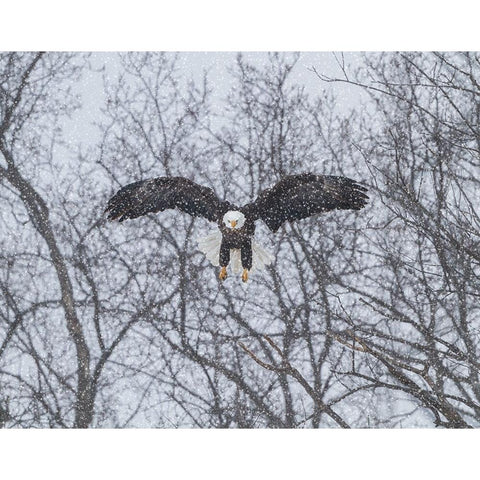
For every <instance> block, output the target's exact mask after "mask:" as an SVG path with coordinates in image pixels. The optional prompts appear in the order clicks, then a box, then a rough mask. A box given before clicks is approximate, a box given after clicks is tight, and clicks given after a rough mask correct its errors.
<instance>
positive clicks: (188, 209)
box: [105, 177, 229, 222]
mask: <svg viewBox="0 0 480 480" xmlns="http://www.w3.org/2000/svg"><path fill="white" fill-rule="evenodd" d="M168 208H178V209H179V210H181V211H183V212H185V213H189V214H190V215H192V216H194V217H204V218H206V219H207V220H210V221H212V222H215V221H218V219H219V217H220V216H221V215H222V214H223V213H224V212H226V211H227V210H228V208H229V204H228V202H222V201H221V200H220V199H219V198H218V197H217V195H216V194H215V192H214V191H213V190H212V189H211V188H208V187H204V186H202V185H198V184H197V183H195V182H192V181H191V180H188V179H187V178H183V177H158V178H151V179H149V180H143V181H140V182H135V183H131V184H129V185H126V186H125V187H123V188H121V189H120V190H119V191H118V192H117V193H116V194H115V195H114V196H113V197H112V198H111V199H110V200H109V202H108V205H107V208H106V209H105V212H106V213H107V217H108V219H109V220H118V221H120V222H122V221H123V220H126V219H128V218H137V217H140V216H141V215H146V214H147V213H156V212H162V211H163V210H166V209H168Z"/></svg>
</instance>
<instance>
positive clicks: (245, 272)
mask: <svg viewBox="0 0 480 480" xmlns="http://www.w3.org/2000/svg"><path fill="white" fill-rule="evenodd" d="M247 281H248V270H247V269H246V268H244V269H243V273H242V282H247Z"/></svg>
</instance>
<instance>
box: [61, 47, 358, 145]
mask: <svg viewBox="0 0 480 480" xmlns="http://www.w3.org/2000/svg"><path fill="white" fill-rule="evenodd" d="M172 55H174V53H173V52H172ZM236 55H237V52H181V53H179V62H178V67H179V69H180V72H179V73H181V76H182V77H184V78H185V79H189V78H193V79H194V80H197V81H200V80H201V78H202V75H203V72H204V71H205V70H206V71H207V72H208V78H209V81H210V85H211V87H212V88H213V92H212V98H211V99H212V102H213V106H214V108H215V107H217V108H218V106H220V105H221V104H222V102H223V99H224V98H225V97H226V95H227V94H228V91H229V88H230V85H231V82H230V81H229V73H228V68H229V67H230V66H233V64H234V62H235V57H236ZM340 55H341V54H337V58H339V56H340ZM343 56H344V60H345V63H346V64H347V65H348V64H349V65H351V67H352V68H355V66H356V65H358V64H359V63H360V57H361V53H359V52H344V53H343ZM244 57H245V59H246V60H248V61H249V62H251V63H253V64H256V65H258V66H261V65H262V64H265V63H266V62H267V61H268V58H267V53H266V52H245V53H244ZM90 60H91V64H92V66H93V67H94V70H93V71H92V72H90V73H89V74H87V75H86V76H85V78H84V80H83V81H82V82H81V83H80V84H79V85H78V89H79V93H80V94H81V95H82V104H83V107H82V109H81V110H80V111H78V112H77V113H76V114H75V115H74V116H73V118H72V121H71V122H68V123H67V124H66V127H67V128H66V132H65V133H66V136H67V138H70V139H71V142H72V144H75V143H78V142H80V143H82V144H83V145H89V144H94V143H95V142H96V141H97V140H98V138H99V135H100V133H101V132H100V131H99V129H98V128H97V127H94V126H93V122H95V121H98V119H99V117H100V109H101V107H102V106H103V104H104V100H105V97H104V91H103V80H102V70H103V69H105V71H106V72H107V73H108V74H109V75H115V73H116V72H118V67H119V60H118V53H115V52H94V53H92V55H91V58H90ZM312 67H314V68H315V69H316V70H317V71H318V72H320V73H322V74H325V75H328V76H341V75H342V73H341V70H340V68H339V66H338V64H337V61H336V59H335V54H334V53H333V52H302V53H301V54H300V59H299V61H298V62H297V64H296V65H295V68H294V70H293V72H292V80H293V81H295V82H296V83H298V84H299V85H304V86H305V89H306V91H307V92H308V93H309V94H312V95H315V94H316V93H318V91H319V90H320V89H322V88H324V86H325V84H323V83H322V82H321V81H320V80H319V79H318V77H317V76H316V75H315V73H314V72H312V71H311V69H312ZM328 88H329V90H330V91H332V92H333V93H335V94H336V96H337V99H338V106H339V108H340V109H342V110H344V111H348V110H350V109H351V108H352V107H355V106H358V105H359V102H360V90H359V89H357V88H355V87H352V86H350V85H346V84H341V83H334V84H333V83H332V84H329V85H328Z"/></svg>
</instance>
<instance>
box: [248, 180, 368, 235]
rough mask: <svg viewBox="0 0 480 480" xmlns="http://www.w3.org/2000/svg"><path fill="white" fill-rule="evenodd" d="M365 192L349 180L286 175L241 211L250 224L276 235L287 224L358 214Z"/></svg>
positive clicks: (364, 200)
mask: <svg viewBox="0 0 480 480" xmlns="http://www.w3.org/2000/svg"><path fill="white" fill-rule="evenodd" d="M366 191H367V189H366V188H365V187H363V186H362V185H359V184H358V183H357V182H355V181H354V180H352V179H350V178H346V177H337V176H333V175H314V174H313V173H303V174H300V175H289V176H287V177H284V178H283V179H282V180H280V181H279V182H278V183H277V184H276V185H274V186H273V187H271V188H269V189H267V190H264V191H263V192H261V193H260V195H259V196H258V198H257V199H256V200H255V201H254V202H252V203H249V204H248V205H246V206H245V207H243V208H242V211H243V212H244V213H245V215H248V216H249V217H250V218H252V219H253V220H257V219H261V220H263V221H264V222H265V223H266V224H267V226H268V228H270V230H272V231H273V232H276V231H277V230H278V229H279V228H280V226H281V225H282V224H283V223H285V222H287V221H294V220H301V219H303V218H307V217H310V216H311V215H316V214H318V213H323V212H328V211H330V210H336V209H341V210H348V209H352V210H360V209H361V208H363V207H364V206H365V205H366V203H367V201H368V196H367V195H366V194H365V192H366Z"/></svg>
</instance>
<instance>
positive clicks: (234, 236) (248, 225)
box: [219, 220, 255, 270]
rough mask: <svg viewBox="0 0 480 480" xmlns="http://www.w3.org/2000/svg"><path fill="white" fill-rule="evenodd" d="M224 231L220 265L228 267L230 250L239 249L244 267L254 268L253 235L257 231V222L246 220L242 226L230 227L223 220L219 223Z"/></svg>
mask: <svg viewBox="0 0 480 480" xmlns="http://www.w3.org/2000/svg"><path fill="white" fill-rule="evenodd" d="M219 228H220V231H221V232H222V243H221V245H220V266H221V267H226V266H227V265H228V264H229V263H230V250H231V249H239V250H240V256H241V259H242V267H243V268H246V269H247V270H250V269H251V268H252V237H253V234H254V233H255V223H254V222H249V221H248V220H247V221H246V222H245V225H243V227H242V228H239V229H236V228H228V227H227V226H226V225H225V224H224V223H223V221H222V222H221V223H219Z"/></svg>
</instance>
